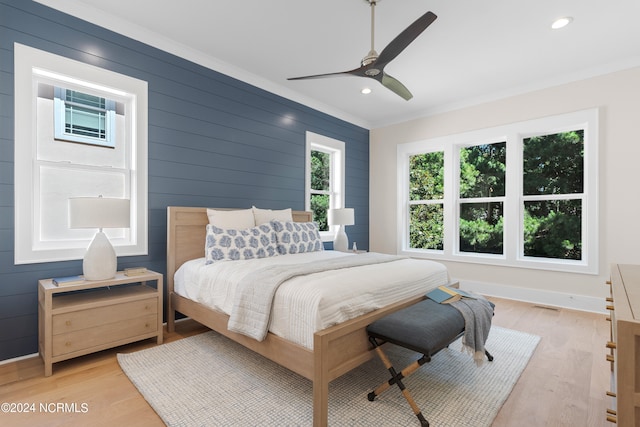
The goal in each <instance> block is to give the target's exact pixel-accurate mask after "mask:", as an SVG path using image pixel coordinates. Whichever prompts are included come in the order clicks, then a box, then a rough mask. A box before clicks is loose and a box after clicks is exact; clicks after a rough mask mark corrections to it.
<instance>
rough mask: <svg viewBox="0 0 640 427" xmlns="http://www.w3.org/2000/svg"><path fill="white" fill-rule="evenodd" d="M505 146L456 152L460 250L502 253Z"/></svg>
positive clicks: (499, 143)
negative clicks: (458, 173) (458, 163)
mask: <svg viewBox="0 0 640 427" xmlns="http://www.w3.org/2000/svg"><path fill="white" fill-rule="evenodd" d="M506 149H507V143H506V142H496V143H492V144H480V145H474V146H471V147H462V148H460V150H459V151H458V157H459V159H460V181H459V185H458V212H459V218H458V227H459V229H458V237H459V245H460V246H459V250H460V252H469V253H485V254H500V255H502V254H503V253H504V245H503V235H504V202H505V195H506V194H505V189H506V186H505V178H506V176H505V175H506Z"/></svg>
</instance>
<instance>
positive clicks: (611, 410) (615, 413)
mask: <svg viewBox="0 0 640 427" xmlns="http://www.w3.org/2000/svg"><path fill="white" fill-rule="evenodd" d="M607 414H609V415H618V413H617V412H616V411H614V410H613V409H607Z"/></svg>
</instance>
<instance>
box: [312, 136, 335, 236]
mask: <svg viewBox="0 0 640 427" xmlns="http://www.w3.org/2000/svg"><path fill="white" fill-rule="evenodd" d="M306 146H307V156H306V158H307V162H306V163H307V166H306V170H307V173H306V181H307V185H306V203H305V209H307V210H310V211H312V212H313V220H314V221H315V222H317V223H318V226H319V228H320V236H321V237H322V240H323V241H331V240H333V236H334V234H335V230H334V229H333V227H332V226H330V225H329V224H328V223H327V210H328V209H335V208H342V207H345V206H344V156H345V155H344V142H342V141H338V140H336V139H332V138H328V137H326V136H322V135H318V134H315V133H312V132H307V134H306Z"/></svg>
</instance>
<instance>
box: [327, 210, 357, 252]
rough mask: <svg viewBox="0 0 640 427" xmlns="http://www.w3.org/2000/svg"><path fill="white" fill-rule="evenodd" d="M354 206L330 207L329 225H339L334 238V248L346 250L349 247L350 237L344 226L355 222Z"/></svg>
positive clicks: (335, 249)
mask: <svg viewBox="0 0 640 427" xmlns="http://www.w3.org/2000/svg"><path fill="white" fill-rule="evenodd" d="M353 218H354V215H353V208H342V209H329V211H328V218H327V221H328V222H329V225H337V226H338V229H337V230H336V235H335V237H334V239H333V250H334V251H342V252H346V251H347V250H348V249H349V239H348V238H347V233H345V231H344V227H345V226H347V225H353V224H354V219H353Z"/></svg>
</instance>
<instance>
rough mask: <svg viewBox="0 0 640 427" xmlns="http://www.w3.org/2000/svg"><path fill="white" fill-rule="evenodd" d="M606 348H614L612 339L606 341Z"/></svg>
mask: <svg viewBox="0 0 640 427" xmlns="http://www.w3.org/2000/svg"><path fill="white" fill-rule="evenodd" d="M607 348H616V343H614V342H613V341H607Z"/></svg>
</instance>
